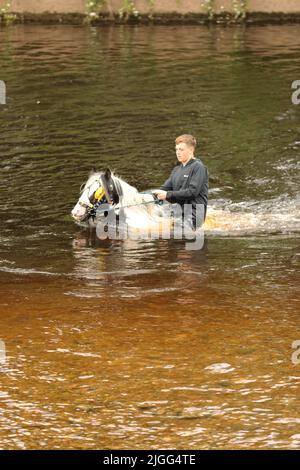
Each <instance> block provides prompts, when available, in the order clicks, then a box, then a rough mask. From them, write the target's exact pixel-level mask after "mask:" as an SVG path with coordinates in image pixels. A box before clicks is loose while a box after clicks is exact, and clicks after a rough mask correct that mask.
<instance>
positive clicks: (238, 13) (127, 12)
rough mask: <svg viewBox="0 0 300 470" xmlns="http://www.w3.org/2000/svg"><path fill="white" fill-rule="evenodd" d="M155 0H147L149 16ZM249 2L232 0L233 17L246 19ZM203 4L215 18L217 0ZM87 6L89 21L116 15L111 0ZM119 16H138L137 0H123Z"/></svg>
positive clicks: (88, 1)
mask: <svg viewBox="0 0 300 470" xmlns="http://www.w3.org/2000/svg"><path fill="white" fill-rule="evenodd" d="M155 1H156V0H147V2H148V4H149V14H148V17H149V18H151V17H152V16H153V9H154V6H155ZM178 1H179V0H174V2H175V3H178ZM247 2H248V0H232V7H233V11H234V15H233V17H232V18H231V19H233V20H235V21H238V20H243V19H245V17H246V11H247ZM201 6H202V7H205V8H206V11H207V15H208V18H209V19H210V20H213V19H214V18H215V16H216V11H215V0H201ZM86 7H87V14H88V20H89V21H93V20H95V19H97V18H98V17H99V15H101V14H103V13H104V12H106V14H108V15H109V17H110V18H113V17H114V14H113V9H112V6H111V2H110V0H86ZM174 10H175V8H174ZM221 10H224V7H222V6H221ZM118 16H119V18H120V19H124V20H127V19H129V18H130V17H138V16H139V11H138V10H137V8H136V4H135V0H123V2H122V6H121V8H120V9H119V12H118Z"/></svg>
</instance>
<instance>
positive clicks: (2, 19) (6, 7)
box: [0, 1, 16, 24]
mask: <svg viewBox="0 0 300 470" xmlns="http://www.w3.org/2000/svg"><path fill="white" fill-rule="evenodd" d="M10 7H11V4H10V2H9V1H6V2H4V4H2V6H0V24H1V23H3V24H11V23H13V22H14V21H15V20H16V15H14V14H13V13H10Z"/></svg>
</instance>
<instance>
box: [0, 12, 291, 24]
mask: <svg viewBox="0 0 300 470" xmlns="http://www.w3.org/2000/svg"><path fill="white" fill-rule="evenodd" d="M0 18H1V19H0V24H6V23H15V24H44V25H49V24H70V25H83V24H86V23H89V24H93V25H107V24H116V25H118V24H158V25H159V24H161V25H174V24H176V25H178V24H184V25H196V24H200V25H205V24H206V25H208V24H233V23H242V24H247V25H251V24H253V25H259V24H287V23H300V12H299V13H265V12H257V13H248V14H247V15H246V17H245V18H241V17H238V18H237V17H236V16H235V15H234V14H232V13H223V14H216V15H214V16H213V17H209V16H208V15H205V14H202V13H186V14H180V13H176V12H173V13H160V14H153V15H152V16H149V15H147V14H139V15H136V16H135V15H130V16H120V15H119V14H113V15H109V14H103V13H102V14H99V15H96V16H93V17H90V16H89V15H86V14H83V13H76V12H75V13H57V12H54V13H52V12H43V13H30V12H24V13H10V14H9V15H8V16H6V15H5V14H4V15H1V16H0Z"/></svg>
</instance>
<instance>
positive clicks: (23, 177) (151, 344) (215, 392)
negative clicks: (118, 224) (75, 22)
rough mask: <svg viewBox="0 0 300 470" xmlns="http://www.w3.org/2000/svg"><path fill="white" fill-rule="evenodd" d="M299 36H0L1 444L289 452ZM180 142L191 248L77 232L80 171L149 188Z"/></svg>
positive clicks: (299, 334)
mask: <svg viewBox="0 0 300 470" xmlns="http://www.w3.org/2000/svg"><path fill="white" fill-rule="evenodd" d="M299 33H300V25H285V26H252V27H247V28H244V27H242V26H238V27H227V28H223V27H211V28H208V27H202V26H201V27H200V26H199V27H197V26H191V27H189V26H184V27H183V26H181V27H177V26H170V27H164V26H156V27H154V26H153V27H151V26H132V27H126V26H120V27H115V28H113V27H103V28H89V27H86V28H84V27H73V26H29V25H27V26H12V27H7V28H3V29H1V30H0V79H1V80H4V81H5V82H6V86H7V104H6V105H5V106H4V105H2V106H0V133H1V140H0V175H1V177H0V198H1V205H0V223H1V232H0V242H1V244H0V252H1V253H0V283H1V284H0V312H1V315H0V338H1V342H0V380H1V382H0V400H1V402H0V403H1V404H0V411H1V413H0V447H1V448H3V449H37V448H40V449H50V448H53V449H62V448H66V449H84V448H85V449H97V448H98V449H99V448H100V449H117V448H119V449H143V448H148V449H174V448H175V449H229V448H234V449H254V448H257V449H274V448H284V449H286V448H291V449H297V448H300V414H299V385H300V363H299V364H298V362H300V361H299V359H300V354H299V358H298V356H297V354H296V353H297V351H296V349H293V347H292V344H293V342H294V341H296V340H300V327H299V313H300V309H299V300H300V295H299V259H300V236H299V235H300V219H299V209H300V192H299V170H300V159H299V155H300V106H298V107H297V106H296V105H293V104H292V102H291V94H292V89H291V84H292V82H293V81H294V80H297V79H300V73H299V58H300V34H299ZM183 132H190V133H192V134H195V135H196V137H197V139H198V143H199V144H198V153H197V155H198V156H200V157H201V159H202V160H203V162H204V163H205V164H206V165H207V166H208V168H209V172H210V209H209V210H210V214H212V215H213V217H214V220H215V224H214V227H213V229H211V230H207V232H206V236H205V245H204V247H203V249H202V250H193V251H190V250H187V249H186V247H185V243H184V242H183V241H180V240H153V241H143V240H129V239H127V240H123V241H122V240H119V241H118V240H104V241H100V240H98V239H97V238H96V237H95V234H94V233H89V232H88V231H86V230H84V229H83V228H80V227H78V226H77V225H75V224H74V223H73V221H72V220H71V218H70V216H69V214H70V211H71V209H72V207H73V206H74V205H75V203H76V201H77V199H78V193H79V187H80V185H81V183H82V182H83V181H85V180H86V178H87V175H88V172H89V170H90V168H91V167H93V166H95V165H96V166H97V167H98V168H99V169H104V168H106V167H107V166H110V167H111V168H112V169H114V170H115V171H116V173H117V174H118V175H119V176H121V177H122V178H123V179H125V180H126V181H127V182H128V183H130V184H131V185H133V186H136V187H137V188H138V189H139V190H145V189H147V188H153V187H157V186H159V185H160V184H161V183H162V182H163V181H164V180H165V179H166V178H167V176H168V174H169V172H170V170H171V169H172V167H173V164H174V160H175V159H174V138H175V137H176V136H177V135H178V134H180V133H183ZM294 346H295V345H294ZM293 353H294V356H293V357H292V354H293ZM293 358H294V360H292V359H293ZM295 359H296V360H295Z"/></svg>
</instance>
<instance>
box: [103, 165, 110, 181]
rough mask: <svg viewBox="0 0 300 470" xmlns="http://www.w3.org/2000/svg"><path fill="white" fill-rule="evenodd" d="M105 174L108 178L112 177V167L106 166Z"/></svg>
mask: <svg viewBox="0 0 300 470" xmlns="http://www.w3.org/2000/svg"><path fill="white" fill-rule="evenodd" d="M104 176H105V178H107V179H109V178H110V177H111V169H110V168H106V170H105V172H104Z"/></svg>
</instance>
